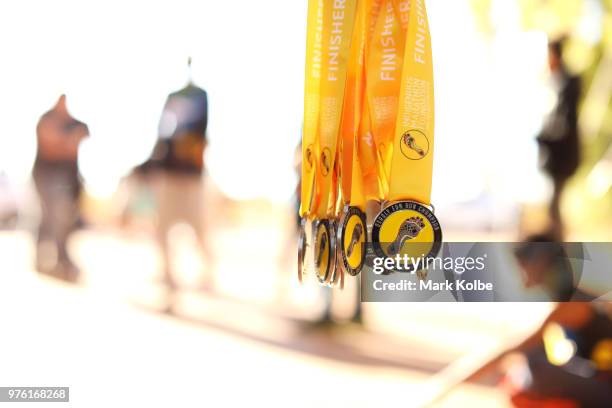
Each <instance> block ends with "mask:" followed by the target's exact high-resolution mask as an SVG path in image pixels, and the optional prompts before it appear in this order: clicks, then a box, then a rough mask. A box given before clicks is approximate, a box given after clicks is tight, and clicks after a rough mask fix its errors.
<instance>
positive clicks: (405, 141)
mask: <svg viewBox="0 0 612 408" xmlns="http://www.w3.org/2000/svg"><path fill="white" fill-rule="evenodd" d="M429 148H430V146H429V139H428V138H427V136H426V135H425V133H423V132H421V131H420V130H416V129H414V130H409V131H407V132H406V133H404V134H403V135H402V138H401V141H400V150H401V151H402V154H403V155H404V156H405V157H406V158H407V159H410V160H422V159H424V158H425V157H426V156H427V155H428V154H429Z"/></svg>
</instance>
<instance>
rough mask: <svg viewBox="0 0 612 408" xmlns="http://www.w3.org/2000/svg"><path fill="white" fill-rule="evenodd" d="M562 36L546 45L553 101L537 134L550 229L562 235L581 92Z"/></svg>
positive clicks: (575, 158) (577, 153)
mask: <svg viewBox="0 0 612 408" xmlns="http://www.w3.org/2000/svg"><path fill="white" fill-rule="evenodd" d="M564 44H565V40H564V39H561V40H558V41H551V42H550V43H549V45H548V63H549V67H550V71H551V76H552V86H553V88H554V90H555V93H556V94H557V102H556V105H555V107H554V109H553V110H552V111H551V112H550V114H549V115H548V117H547V118H546V120H545V122H544V126H543V128H542V130H541V132H540V134H539V135H538V136H537V142H538V146H539V156H540V166H541V167H542V169H543V170H544V171H545V172H546V173H547V174H548V175H549V177H550V178H551V180H552V184H553V193H552V197H551V200H550V207H549V214H550V222H551V227H550V230H551V233H552V234H553V235H554V236H555V239H557V240H562V239H563V234H564V230H563V221H562V217H561V199H562V194H563V190H564V189H565V186H566V184H567V181H568V179H569V178H570V177H571V176H573V175H574V173H575V172H576V169H577V168H578V165H579V163H580V143H579V132H578V102H579V99H580V95H581V92H582V86H581V81H580V78H579V77H577V76H573V75H571V74H570V72H569V71H568V69H567V67H566V65H565V63H564V61H563V47H564Z"/></svg>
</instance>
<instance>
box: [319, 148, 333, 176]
mask: <svg viewBox="0 0 612 408" xmlns="http://www.w3.org/2000/svg"><path fill="white" fill-rule="evenodd" d="M331 163H332V157H331V151H330V150H329V149H328V148H327V147H326V148H325V149H323V151H322V152H321V173H322V174H323V176H327V175H328V174H329V172H330V170H331Z"/></svg>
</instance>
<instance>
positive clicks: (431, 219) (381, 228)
mask: <svg viewBox="0 0 612 408" xmlns="http://www.w3.org/2000/svg"><path fill="white" fill-rule="evenodd" d="M372 242H373V246H374V252H375V253H376V256H379V257H384V258H396V257H397V256H399V257H401V258H404V256H406V257H408V259H417V258H425V259H427V258H432V257H436V256H437V255H438V253H439V252H440V247H441V246H442V229H441V228H440V222H439V221H438V219H437V218H436V216H435V215H434V213H433V211H431V210H430V209H429V208H427V207H426V206H424V205H422V204H419V203H416V202H413V201H400V202H396V203H392V204H390V205H388V206H387V207H385V208H384V209H383V210H382V211H381V212H380V213H379V214H378V216H377V217H376V219H375V220H374V224H373V225H372ZM401 272H408V273H414V272H419V271H418V270H415V267H414V265H413V264H412V263H409V264H408V269H406V270H403V271H401Z"/></svg>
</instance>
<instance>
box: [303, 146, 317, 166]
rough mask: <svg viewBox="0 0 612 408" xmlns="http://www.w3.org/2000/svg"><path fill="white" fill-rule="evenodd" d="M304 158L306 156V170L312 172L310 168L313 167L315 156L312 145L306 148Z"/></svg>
mask: <svg viewBox="0 0 612 408" xmlns="http://www.w3.org/2000/svg"><path fill="white" fill-rule="evenodd" d="M305 156H306V169H307V170H308V171H312V168H313V167H314V164H315V155H314V151H313V148H312V145H310V146H308V147H306V154H305Z"/></svg>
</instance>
